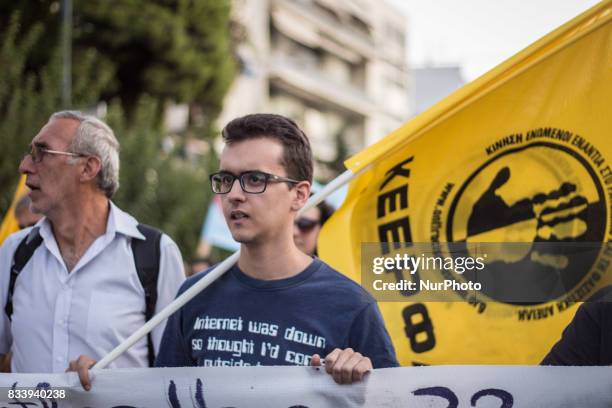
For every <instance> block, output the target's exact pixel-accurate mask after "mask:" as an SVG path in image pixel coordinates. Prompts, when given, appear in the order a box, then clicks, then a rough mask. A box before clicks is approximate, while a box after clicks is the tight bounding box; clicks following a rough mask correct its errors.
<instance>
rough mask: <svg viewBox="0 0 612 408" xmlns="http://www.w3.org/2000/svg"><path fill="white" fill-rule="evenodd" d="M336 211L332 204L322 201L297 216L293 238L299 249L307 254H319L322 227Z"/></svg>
mask: <svg viewBox="0 0 612 408" xmlns="http://www.w3.org/2000/svg"><path fill="white" fill-rule="evenodd" d="M333 213H334V209H333V207H332V206H331V205H329V204H327V202H325V201H321V202H320V203H319V204H317V206H316V207H312V208H310V209H308V210H307V211H305V212H304V213H302V215H301V216H299V217H298V218H296V220H295V222H294V228H293V240H294V241H295V245H296V246H297V247H298V249H299V250H300V251H302V252H304V253H305V254H306V255H317V240H318V239H319V233H320V232H321V228H322V227H323V225H324V224H325V222H326V221H327V219H328V218H329V217H331V216H332V214H333Z"/></svg>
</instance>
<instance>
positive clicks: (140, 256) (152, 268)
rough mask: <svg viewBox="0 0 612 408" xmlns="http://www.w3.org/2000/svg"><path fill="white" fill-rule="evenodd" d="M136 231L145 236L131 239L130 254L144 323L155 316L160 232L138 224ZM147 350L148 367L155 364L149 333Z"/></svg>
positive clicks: (151, 338) (151, 339)
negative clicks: (142, 299)
mask: <svg viewBox="0 0 612 408" xmlns="http://www.w3.org/2000/svg"><path fill="white" fill-rule="evenodd" d="M138 231H140V233H141V234H142V235H144V236H145V238H146V239H145V240H144V241H143V240H141V239H136V238H132V253H133V254H134V263H135V264H136V272H137V273H138V279H140V283H141V284H142V287H143V288H144V292H145V321H149V320H150V319H151V318H152V317H153V315H154V314H155V305H156V304H157V278H158V277H159V259H160V255H161V249H160V242H161V237H162V233H161V231H159V230H157V229H155V228H153V227H150V226H148V225H144V224H138ZM147 348H148V358H149V367H153V366H154V364H155V349H154V348H153V337H152V336H151V332H149V334H148V335H147Z"/></svg>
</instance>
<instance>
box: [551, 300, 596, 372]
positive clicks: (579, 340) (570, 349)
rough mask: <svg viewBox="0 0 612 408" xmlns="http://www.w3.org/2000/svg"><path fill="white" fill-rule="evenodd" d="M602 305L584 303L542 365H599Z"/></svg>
mask: <svg viewBox="0 0 612 408" xmlns="http://www.w3.org/2000/svg"><path fill="white" fill-rule="evenodd" d="M600 306H601V304H600V303H595V302H594V303H584V304H583V305H581V306H580V307H579V308H578V310H577V311H576V315H575V316H574V319H573V320H572V321H571V322H570V324H569V325H568V326H567V327H566V328H565V330H563V335H562V336H561V340H559V341H558V342H557V344H555V345H554V346H553V348H552V349H551V350H550V352H549V353H548V355H547V356H546V357H544V360H542V363H541V364H542V365H599V364H600V358H599V350H600V343H601V326H600V316H599V314H600V313H601V307H600Z"/></svg>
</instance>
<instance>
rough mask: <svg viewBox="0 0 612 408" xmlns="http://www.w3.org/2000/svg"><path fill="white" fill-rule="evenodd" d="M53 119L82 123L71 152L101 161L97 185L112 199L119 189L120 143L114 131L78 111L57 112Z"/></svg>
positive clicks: (96, 119) (92, 117)
mask: <svg viewBox="0 0 612 408" xmlns="http://www.w3.org/2000/svg"><path fill="white" fill-rule="evenodd" d="M53 119H72V120H76V121H78V122H79V123H80V125H79V127H78V128H77V131H76V136H75V137H74V140H73V141H72V144H71V145H70V148H69V151H70V152H73V153H79V154H85V155H89V156H96V157H98V158H99V159H100V161H101V162H102V166H101V168H100V172H99V173H98V178H97V185H98V188H99V189H100V190H102V191H104V194H105V195H106V196H107V197H108V198H111V197H112V196H113V195H114V194H115V192H116V191H117V189H118V188H119V142H118V141H117V138H116V137H115V133H114V132H113V130H112V129H111V128H110V127H109V126H108V125H107V124H106V123H104V122H102V121H101V120H100V119H98V118H96V117H95V116H91V115H85V114H83V113H81V112H78V111H61V112H56V113H54V114H53V115H51V118H49V120H53Z"/></svg>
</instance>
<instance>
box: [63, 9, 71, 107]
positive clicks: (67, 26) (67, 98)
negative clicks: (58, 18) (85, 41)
mask: <svg viewBox="0 0 612 408" xmlns="http://www.w3.org/2000/svg"><path fill="white" fill-rule="evenodd" d="M61 43H62V109H68V108H70V107H71V106H72V0H62V36H61Z"/></svg>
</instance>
